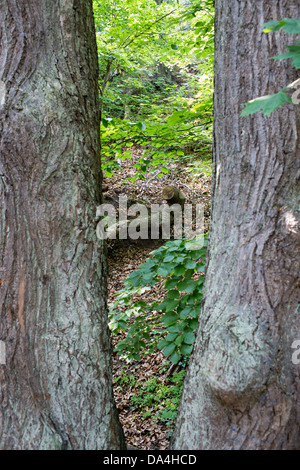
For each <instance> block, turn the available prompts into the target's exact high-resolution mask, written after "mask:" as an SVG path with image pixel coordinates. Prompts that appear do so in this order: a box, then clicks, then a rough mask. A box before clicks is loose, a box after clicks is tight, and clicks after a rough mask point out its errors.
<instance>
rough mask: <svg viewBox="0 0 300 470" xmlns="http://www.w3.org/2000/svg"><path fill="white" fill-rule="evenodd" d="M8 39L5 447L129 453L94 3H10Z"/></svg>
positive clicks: (4, 97)
mask: <svg viewBox="0 0 300 470" xmlns="http://www.w3.org/2000/svg"><path fill="white" fill-rule="evenodd" d="M0 40H1V48H0V80H1V87H0V92H1V96H0V204H1V205H0V315H1V316H0V341H1V351H2V360H1V361H0V362H1V365H0V387H1V389H0V448H1V449H118V448H123V447H124V441H123V434H122V431H121V427H120V425H119V421H118V417H117V414H116V409H115V405H114V401H113V393H112V381H111V355H110V338H109V332H108V328H107V321H106V306H105V294H106V286H105V276H106V267H105V259H104V253H103V245H102V243H101V242H100V241H98V240H97V238H96V222H95V214H96V207H97V205H98V204H99V202H100V168H99V165H100V163H99V127H100V126H99V111H98V108H99V106H98V96H97V88H98V87H97V85H98V82H97V78H98V75H97V74H98V70H97V51H96V42H95V32H94V22H93V13H92V2H91V1H90V0H65V1H63V2H61V1H58V0H54V1H51V2H49V1H48V0H39V1H38V2H37V1H36V0H18V1H16V0H3V1H1V2H0ZM4 350H5V353H6V354H4V352H3V351H4ZM5 355H6V358H5Z"/></svg>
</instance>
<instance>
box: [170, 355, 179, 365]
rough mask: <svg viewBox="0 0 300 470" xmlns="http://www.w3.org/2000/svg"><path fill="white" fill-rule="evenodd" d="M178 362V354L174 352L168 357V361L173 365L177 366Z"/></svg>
mask: <svg viewBox="0 0 300 470" xmlns="http://www.w3.org/2000/svg"><path fill="white" fill-rule="evenodd" d="M179 360H180V355H179V354H178V352H174V353H173V354H172V355H171V356H170V361H171V362H172V363H173V364H177V363H178V362H179Z"/></svg>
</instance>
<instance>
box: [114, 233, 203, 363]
mask: <svg viewBox="0 0 300 470" xmlns="http://www.w3.org/2000/svg"><path fill="white" fill-rule="evenodd" d="M206 242H207V235H204V236H202V237H199V238H195V239H193V240H173V241H168V242H167V243H166V244H165V245H163V246H162V247H160V248H158V249H157V250H155V251H154V252H152V256H151V258H148V259H147V260H146V262H145V263H144V264H142V265H141V266H140V268H139V269H138V270H136V271H134V272H132V273H131V274H130V275H129V276H128V278H127V279H126V280H125V287H124V289H122V290H120V291H119V293H118V294H117V296H116V301H115V303H114V304H113V305H111V308H110V311H109V317H110V323H109V326H110V329H111V331H112V333H113V334H116V333H118V332H119V331H122V330H123V331H124V330H127V335H126V337H125V339H123V340H121V341H119V342H118V343H117V346H116V350H117V351H118V353H119V354H124V355H125V356H126V357H127V358H128V359H129V360H130V359H135V360H139V359H140V350H141V349H146V350H147V352H149V351H150V352H151V351H153V350H154V348H156V347H158V348H159V349H161V350H163V352H164V355H165V356H166V357H168V358H169V359H170V361H171V362H172V363H174V364H177V363H178V362H179V361H180V360H181V358H182V357H183V356H186V357H189V355H190V354H191V352H192V349H193V343H194V340H195V332H196V328H197V324H198V315H199V311H200V306H201V301H202V286H203V281H204V276H203V273H204V268H205V254H206ZM158 282H161V283H162V285H163V287H164V290H165V297H164V299H163V301H162V302H160V301H157V300H155V301H152V302H146V301H144V300H140V298H137V296H141V295H145V294H147V292H148V291H149V290H150V289H151V286H154V285H155V284H157V283H158ZM153 312H159V319H158V325H157V330H156V331H152V329H153V328H152V323H151V322H150V321H149V319H150V316H151V315H153Z"/></svg>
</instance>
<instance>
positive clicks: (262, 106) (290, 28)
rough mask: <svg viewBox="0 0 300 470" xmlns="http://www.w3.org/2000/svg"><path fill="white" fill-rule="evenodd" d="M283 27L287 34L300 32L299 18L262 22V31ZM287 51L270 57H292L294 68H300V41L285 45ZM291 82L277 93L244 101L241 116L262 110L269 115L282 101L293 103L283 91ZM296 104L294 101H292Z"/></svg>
mask: <svg viewBox="0 0 300 470" xmlns="http://www.w3.org/2000/svg"><path fill="white" fill-rule="evenodd" d="M281 28H282V29H283V31H285V32H286V33H289V34H299V33H300V20H297V19H294V18H284V19H283V20H280V21H269V22H268V23H265V24H264V30H263V31H264V32H265V33H269V32H270V31H278V30H279V29H281ZM286 48H287V49H288V50H289V52H286V53H284V54H280V55H277V56H274V57H272V59H275V60H282V59H292V64H293V66H294V67H295V68H296V69H299V68H300V41H296V43H295V44H294V45H289V46H286ZM292 87H293V84H290V85H287V86H286V87H285V88H283V89H282V90H280V91H279V92H278V93H274V94H273V95H266V96H261V97H260V98H256V99H255V100H252V101H249V102H248V103H246V106H245V108H244V109H243V111H242V112H241V116H249V115H250V114H254V113H257V112H258V111H260V110H262V112H263V114H264V115H265V116H269V115H270V114H271V113H273V111H275V110H276V109H277V108H280V107H281V106H282V105H283V104H284V103H293V100H292V99H291V98H290V96H289V95H287V94H286V93H285V90H287V89H288V88H292ZM294 104H296V103H294Z"/></svg>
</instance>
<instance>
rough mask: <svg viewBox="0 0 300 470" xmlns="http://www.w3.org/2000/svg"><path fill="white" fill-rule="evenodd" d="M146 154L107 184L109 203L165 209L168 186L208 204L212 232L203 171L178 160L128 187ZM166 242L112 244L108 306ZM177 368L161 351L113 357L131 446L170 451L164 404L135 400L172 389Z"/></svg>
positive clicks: (125, 164) (137, 153)
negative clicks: (154, 388) (154, 384)
mask: <svg viewBox="0 0 300 470" xmlns="http://www.w3.org/2000/svg"><path fill="white" fill-rule="evenodd" d="M131 150H133V149H132V148H131ZM141 152H142V150H140V149H134V150H133V153H132V155H133V156H132V159H127V160H123V161H122V163H121V167H120V168H119V169H118V170H117V171H116V172H115V173H114V175H113V176H112V177H110V178H105V179H104V181H103V188H104V191H103V193H104V202H108V203H109V202H112V203H114V204H117V201H118V198H119V196H121V195H126V196H127V198H128V200H129V201H134V202H141V203H144V204H146V205H147V207H150V205H151V204H152V203H156V204H162V203H163V200H162V192H163V189H164V188H165V186H167V185H172V186H175V187H177V188H178V189H179V190H180V191H181V192H182V193H183V194H184V196H185V198H186V203H193V204H196V203H202V204H203V206H204V218H205V231H207V230H208V225H209V218H210V186H211V176H210V175H209V174H208V173H209V172H201V166H200V167H199V166H198V167H197V171H195V172H194V173H193V172H189V171H188V170H189V167H188V166H187V163H186V162H185V161H180V159H178V160H176V161H174V162H173V163H169V164H168V168H169V173H168V174H165V175H164V176H162V177H155V173H148V174H146V179H145V180H140V179H138V180H136V181H135V182H128V181H124V180H125V179H126V178H128V177H133V176H134V175H135V168H134V166H133V165H134V163H135V162H136V161H137V160H138V158H140V156H141ZM191 168H192V167H191ZM199 168H200V169H199ZM165 241H166V240H165ZM165 241H162V240H153V241H151V240H140V241H139V240H136V241H130V240H129V241H126V242H124V241H118V240H114V241H112V242H108V304H109V303H112V302H113V301H114V299H115V295H116V293H117V292H118V291H119V290H120V289H122V288H123V287H124V285H123V280H124V279H125V278H127V276H128V275H129V274H130V273H131V272H132V271H134V270H136V269H137V268H138V267H139V266H140V265H141V264H142V263H144V262H145V260H146V258H148V257H149V255H150V253H151V251H153V250H155V249H156V248H158V247H159V246H160V245H162V244H163V243H164V242H165ZM161 289H162V286H161V285H157V286H154V287H153V288H152V291H151V295H152V296H153V298H155V299H159V298H160V297H161V296H162V292H161ZM124 334H125V333H124V332H123V333H119V334H118V335H116V336H112V344H113V347H114V346H115V345H116V343H117V342H118V341H119V340H120V338H122V337H124ZM171 366H172V364H171V363H170V362H169V361H168V360H167V358H165V357H164V356H163V354H162V352H161V351H157V352H155V353H152V354H147V355H145V356H142V360H141V361H131V362H128V361H127V360H126V359H122V358H120V356H119V355H117V354H116V352H114V353H113V380H114V395H115V401H116V405H117V409H118V411H119V416H120V421H121V423H122V426H123V429H124V432H125V438H126V443H127V445H130V446H134V447H136V448H138V449H142V450H152V449H158V450H164V449H167V447H168V444H169V440H170V436H171V434H172V430H173V427H172V426H173V423H171V422H168V421H167V422H163V421H162V420H160V419H159V416H158V409H159V399H157V400H156V403H158V404H156V406H153V405H151V404H150V405H149V406H145V403H146V400H145V403H144V406H138V405H134V397H135V396H137V395H138V394H139V396H140V397H141V396H142V395H141V393H143V390H144V393H145V394H146V393H149V392H150V390H151V387H148V389H147V384H148V385H149V383H150V384H151V379H154V381H158V382H159V383H160V384H161V385H162V386H164V385H169V384H170V367H171ZM145 384H146V388H145ZM142 387H143V388H142ZM140 401H143V400H140ZM145 410H146V413H145Z"/></svg>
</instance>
